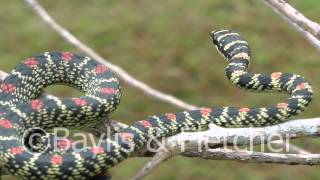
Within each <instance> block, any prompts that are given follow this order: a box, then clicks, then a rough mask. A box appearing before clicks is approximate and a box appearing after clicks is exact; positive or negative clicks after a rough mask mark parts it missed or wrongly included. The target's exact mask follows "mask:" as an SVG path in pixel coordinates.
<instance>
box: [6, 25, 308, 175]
mask: <svg viewBox="0 0 320 180" xmlns="http://www.w3.org/2000/svg"><path fill="white" fill-rule="evenodd" d="M211 36H212V38H213V41H214V43H215V45H216V47H217V48H218V50H219V51H220V52H221V53H222V54H223V56H224V57H225V58H226V59H227V60H228V66H227V68H226V74H227V77H228V78H229V79H230V80H231V82H232V83H233V84H235V85H236V86H238V87H241V88H245V89H252V90H257V91H263V90H274V91H286V92H288V93H289V94H291V97H290V98H289V99H288V100H287V101H286V102H281V103H278V104H277V105H275V106H271V107H262V108H246V107H242V108H239V107H217V108H202V109H200V110H193V111H183V112H177V113H166V114H163V115H155V116H150V117H148V118H147V119H145V120H141V121H137V122H135V123H134V124H133V125H132V126H130V127H128V128H126V129H124V130H122V131H121V132H120V133H116V134H114V135H113V136H112V137H111V138H109V139H106V140H105V141H103V142H102V144H100V145H99V146H94V147H89V148H87V149H86V150H83V151H80V152H77V151H74V150H72V149H69V150H68V151H65V152H60V151H59V152H54V151H49V152H34V153H30V152H29V151H27V150H26V148H25V147H24V145H23V138H24V134H25V132H26V131H27V130H28V129H29V128H33V127H41V128H45V129H47V128H53V127H70V126H79V125H80V126H81V125H85V124H88V123H92V124H93V123H95V121H97V120H99V119H102V118H104V117H106V116H107V115H108V114H109V113H110V112H112V111H113V110H115V108H116V106H117V105H118V104H119V101H120V96H121V90H120V86H119V80H118V79H117V78H116V77H115V76H114V75H113V74H112V73H111V71H110V70H109V69H108V68H107V67H105V66H103V65H101V64H99V63H97V62H96V61H94V60H92V59H90V58H89V57H82V56H78V55H75V54H72V53H69V52H52V53H49V52H47V53H44V54H42V55H38V56H34V57H31V58H28V59H27V60H26V61H24V62H23V63H21V64H19V65H18V66H17V67H16V68H15V69H14V70H13V71H12V72H11V73H10V75H9V76H8V77H6V79H5V80H4V81H3V82H2V84H1V85H0V105H1V106H0V153H1V154H0V155H1V157H0V163H1V164H2V166H3V167H5V168H6V169H7V170H8V171H9V172H10V173H12V174H14V175H16V176H19V177H20V178H23V179H88V178H90V177H94V176H96V175H97V174H99V173H102V172H104V171H105V170H107V169H108V168H110V167H112V166H114V165H116V164H118V163H119V162H120V161H122V160H124V159H126V158H127V157H128V156H129V155H130V152H131V151H130V148H132V146H133V147H134V148H135V149H139V148H141V147H142V146H143V145H145V144H146V142H147V141H148V138H149V137H150V136H151V135H153V136H156V137H159V138H160V137H167V136H171V135H174V134H177V133H179V132H180V131H181V129H182V128H188V129H190V128H191V129H197V128H200V127H204V126H208V124H209V123H214V124H216V125H218V126H223V127H246V126H257V127H259V126H265V125H272V124H276V123H280V122H283V121H286V120H287V119H288V118H289V117H290V116H293V115H296V114H297V113H299V112H301V111H303V110H304V108H305V107H306V106H307V105H308V103H309V102H310V101H311V97H312V94H313V93H312V88H311V86H310V84H309V83H308V82H307V81H306V80H305V79H304V78H303V77H301V76H299V75H295V74H288V73H281V72H274V73H271V74H250V73H248V72H247V71H246V70H247V67H248V65H249V61H250V49H249V47H248V44H247V42H246V41H243V40H242V39H241V38H240V36H239V35H238V34H237V33H235V32H232V31H229V30H219V31H213V32H212V33H211ZM54 83H66V84H69V85H73V86H75V87H78V88H79V89H81V90H82V91H83V92H84V93H85V95H83V96H82V97H80V98H69V99H58V98H55V97H43V98H38V96H39V95H40V93H41V90H42V89H43V88H44V87H46V86H48V85H51V84H54Z"/></svg>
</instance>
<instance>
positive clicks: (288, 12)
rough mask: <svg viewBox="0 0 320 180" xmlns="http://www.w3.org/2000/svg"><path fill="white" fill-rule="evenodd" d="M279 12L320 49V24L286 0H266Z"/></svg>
mask: <svg viewBox="0 0 320 180" xmlns="http://www.w3.org/2000/svg"><path fill="white" fill-rule="evenodd" d="M264 1H265V3H266V4H268V5H269V6H270V7H271V8H272V9H273V10H274V11H275V12H276V13H277V14H279V15H280V16H281V17H282V18H284V19H285V20H286V21H288V22H289V23H290V24H291V25H292V26H293V27H294V28H295V29H297V30H298V31H299V32H301V33H302V35H303V36H304V37H305V38H307V40H308V41H309V42H310V43H311V44H313V45H314V46H315V47H316V48H317V49H319V50H320V25H319V24H318V23H316V22H313V21H311V20H309V19H308V18H306V17H305V16H304V15H303V14H302V13H300V12H299V11H298V10H296V9H295V8H293V7H292V6H291V5H290V4H288V3H286V2H285V1H284V0H264Z"/></svg>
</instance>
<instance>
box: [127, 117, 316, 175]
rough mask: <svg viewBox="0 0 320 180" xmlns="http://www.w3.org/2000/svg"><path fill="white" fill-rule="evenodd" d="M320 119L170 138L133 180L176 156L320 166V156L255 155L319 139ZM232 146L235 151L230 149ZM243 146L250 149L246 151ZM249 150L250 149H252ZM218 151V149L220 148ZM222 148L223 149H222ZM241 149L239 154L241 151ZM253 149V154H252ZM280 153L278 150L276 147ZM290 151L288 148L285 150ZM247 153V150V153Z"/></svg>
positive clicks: (217, 130)
mask: <svg viewBox="0 0 320 180" xmlns="http://www.w3.org/2000/svg"><path fill="white" fill-rule="evenodd" d="M306 122H307V123H306ZM319 136H320V118H314V119H300V120H293V121H288V122H285V123H282V124H278V125H274V126H269V127H262V128H217V127H215V128H211V129H210V130H208V131H203V132H196V133H190V132H189V133H187V132H184V133H181V134H178V135H176V136H173V137H170V138H167V139H166V141H165V143H164V144H163V145H162V146H161V147H162V148H161V149H159V152H158V153H157V154H156V155H155V156H154V157H153V158H152V159H151V161H149V162H148V163H147V164H146V165H145V166H144V167H143V168H142V169H141V170H140V172H139V173H138V174H137V175H136V176H135V177H133V178H132V180H139V179H142V178H143V177H145V176H146V175H148V174H149V173H151V172H152V171H153V170H154V169H155V168H156V167H157V166H158V165H159V164H161V163H162V162H163V161H165V160H167V159H169V158H170V157H172V156H175V155H179V154H181V155H183V156H187V157H197V158H203V159H211V160H237V161H242V162H250V163H277V164H289V165H293V164H301V165H320V155H318V154H310V153H309V152H305V153H306V154H280V153H264V152H253V151H252V149H251V148H253V146H254V145H261V144H269V146H272V144H270V143H272V142H273V141H278V140H279V139H280V140H285V141H286V142H287V143H285V144H287V145H288V144H289V141H288V140H289V139H293V138H298V137H319ZM228 146H232V148H234V149H236V150H232V149H228ZM239 146H246V147H245V148H243V147H239ZM248 146H249V147H248ZM217 147H218V148H217ZM219 147H222V148H219ZM237 148H238V150H237ZM248 148H249V150H248ZM273 148H274V149H277V150H279V148H278V147H273ZM285 148H286V147H285ZM243 149H244V150H243ZM286 151H289V150H286Z"/></svg>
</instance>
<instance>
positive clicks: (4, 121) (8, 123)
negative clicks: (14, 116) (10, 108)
mask: <svg viewBox="0 0 320 180" xmlns="http://www.w3.org/2000/svg"><path fill="white" fill-rule="evenodd" d="M0 126H2V127H3V128H6V129H10V128H12V127H13V125H12V123H11V121H10V120H8V119H0Z"/></svg>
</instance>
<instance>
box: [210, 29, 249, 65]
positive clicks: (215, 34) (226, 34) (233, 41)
mask: <svg viewBox="0 0 320 180" xmlns="http://www.w3.org/2000/svg"><path fill="white" fill-rule="evenodd" d="M211 37H212V40H213V43H214V44H215V46H216V48H217V49H218V51H219V52H220V53H221V54H222V56H223V57H225V58H226V59H227V60H228V61H230V60H231V59H235V58H237V59H239V58H240V59H246V60H249V59H250V49H249V46H248V43H247V42H246V41H244V40H242V39H241V37H240V35H239V34H238V33H236V32H234V31H231V30H215V31H212V32H211Z"/></svg>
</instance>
